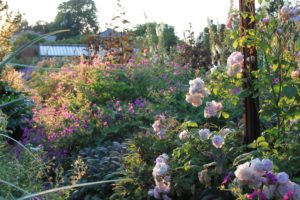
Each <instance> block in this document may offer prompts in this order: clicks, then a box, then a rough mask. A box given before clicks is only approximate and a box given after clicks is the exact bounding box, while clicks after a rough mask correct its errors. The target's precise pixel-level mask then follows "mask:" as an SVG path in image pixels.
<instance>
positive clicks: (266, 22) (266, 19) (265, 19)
mask: <svg viewBox="0 0 300 200" xmlns="http://www.w3.org/2000/svg"><path fill="white" fill-rule="evenodd" d="M262 21H263V23H264V24H269V22H270V19H269V18H263V20H262Z"/></svg>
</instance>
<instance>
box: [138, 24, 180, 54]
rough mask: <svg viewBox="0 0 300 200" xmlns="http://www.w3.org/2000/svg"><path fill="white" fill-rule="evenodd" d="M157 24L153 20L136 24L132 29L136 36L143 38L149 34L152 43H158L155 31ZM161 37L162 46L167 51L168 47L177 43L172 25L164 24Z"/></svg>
mask: <svg viewBox="0 0 300 200" xmlns="http://www.w3.org/2000/svg"><path fill="white" fill-rule="evenodd" d="M158 26H159V24H157V23H155V22H153V23H146V24H140V25H137V26H136V28H135V31H134V33H135V36H136V37H138V38H143V37H145V36H146V35H147V34H149V36H150V37H151V38H150V40H151V42H152V45H158V43H159V36H158V33H157V31H156V30H157V27H158ZM162 38H163V39H162V44H161V45H162V47H163V48H164V49H166V50H167V51H170V48H171V47H173V46H175V45H176V43H177V37H176V35H175V32H174V27H172V26H170V25H168V24H164V26H163V34H162Z"/></svg>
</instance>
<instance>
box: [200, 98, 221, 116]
mask: <svg viewBox="0 0 300 200" xmlns="http://www.w3.org/2000/svg"><path fill="white" fill-rule="evenodd" d="M222 109H223V105H222V103H219V102H216V101H211V102H206V107H205V109H204V117H205V118H210V117H214V116H216V115H217V114H218V112H220V111H221V110H222Z"/></svg>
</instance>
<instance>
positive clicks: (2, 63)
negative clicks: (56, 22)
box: [0, 30, 69, 68]
mask: <svg viewBox="0 0 300 200" xmlns="http://www.w3.org/2000/svg"><path fill="white" fill-rule="evenodd" d="M67 31H69V30H59V31H53V32H51V33H47V34H44V35H41V36H39V37H37V38H35V39H34V40H32V41H30V42H28V43H27V44H25V45H23V46H22V47H20V48H18V49H17V50H16V51H14V52H12V53H11V54H10V55H9V56H8V57H7V58H5V59H4V60H3V61H2V62H1V63H0V68H2V67H3V66H4V65H6V64H7V63H8V62H9V61H10V60H12V59H13V58H14V57H16V56H17V55H18V54H20V53H21V52H22V51H23V50H24V49H26V48H27V47H29V46H31V45H33V44H34V43H36V42H38V41H40V40H41V39H43V38H44V37H47V36H49V35H55V34H58V33H63V32H67Z"/></svg>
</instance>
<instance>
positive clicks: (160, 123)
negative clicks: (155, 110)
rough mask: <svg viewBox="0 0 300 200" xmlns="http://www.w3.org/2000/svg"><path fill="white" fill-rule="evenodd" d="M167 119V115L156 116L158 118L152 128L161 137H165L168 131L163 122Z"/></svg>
mask: <svg viewBox="0 0 300 200" xmlns="http://www.w3.org/2000/svg"><path fill="white" fill-rule="evenodd" d="M165 120H166V117H165V116H164V115H158V116H156V120H155V121H154V124H152V128H153V130H154V132H155V133H156V135H158V137H159V138H160V139H163V138H164V136H165V133H166V130H165V129H164V128H163V122H164V121H165Z"/></svg>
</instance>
